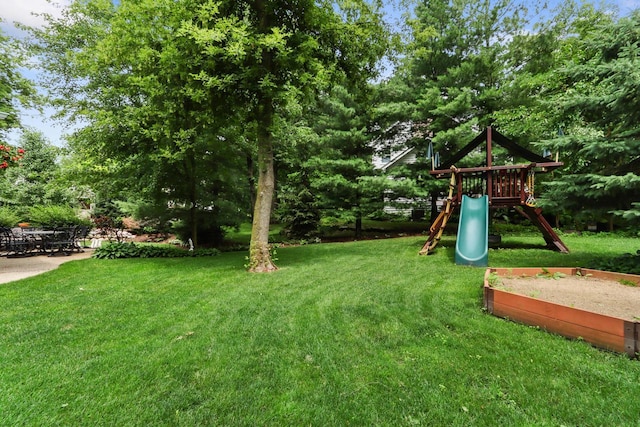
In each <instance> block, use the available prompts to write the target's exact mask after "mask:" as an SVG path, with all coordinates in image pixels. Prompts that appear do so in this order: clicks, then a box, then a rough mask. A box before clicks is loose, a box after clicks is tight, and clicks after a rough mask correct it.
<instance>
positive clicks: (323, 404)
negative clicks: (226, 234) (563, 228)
mask: <svg viewBox="0 0 640 427" xmlns="http://www.w3.org/2000/svg"><path fill="white" fill-rule="evenodd" d="M563 240H564V241H565V243H567V245H568V246H569V247H570V248H571V250H572V252H571V253H570V254H559V253H555V252H552V251H548V250H545V249H542V244H543V240H542V237H540V236H523V237H518V236H509V237H508V238H505V239H503V244H504V245H505V246H507V247H508V249H500V250H497V249H492V250H491V251H490V254H489V262H490V265H491V266H500V267H521V266H522V267H527V266H568V267H572V266H584V265H586V264H588V263H590V262H593V261H594V260H597V259H599V258H602V257H609V256H616V255H619V254H622V253H625V252H633V251H635V249H637V248H636V247H637V244H638V240H637V239H632V238H624V237H615V236H603V237H598V236H589V237H588V238H587V237H581V236H574V235H571V236H566V237H565V236H563ZM423 243H424V238H420V237H407V238H399V239H385V240H368V241H361V242H352V243H330V244H317V245H303V246H297V247H283V248H280V249H279V250H278V258H279V260H278V265H279V267H280V270H279V271H277V272H275V273H272V274H262V275H260V274H258V275H256V274H250V273H246V272H245V271H244V268H243V264H244V263H245V259H244V256H245V253H242V252H240V253H233V252H230V253H223V254H221V255H220V256H217V257H204V258H180V259H155V258H153V259H119V260H99V259H89V260H83V261H74V262H71V263H67V264H64V265H62V266H61V267H60V268H59V269H58V270H56V271H53V272H50V273H46V274H44V275H41V276H37V277H33V278H29V279H25V280H22V281H18V282H14V283H9V284H5V285H1V286H0V360H2V365H3V366H2V369H0V414H1V416H0V419H1V420H2V421H1V422H0V424H6V425H40V426H46V425H101V424H102V425H172V426H174V425H246V426H254V425H273V426H281V425H322V426H325V425H341V426H342V425H394V426H395V425H542V426H544V425H549V426H556V425H581V426H589V425H594V426H595V425H637V422H638V407H637V401H636V399H634V398H633V396H638V394H639V393H640V362H638V361H635V360H629V359H628V358H627V357H626V356H624V355H618V354H613V353H609V352H605V351H602V350H598V349H595V348H593V347H591V346H589V345H588V344H586V343H584V342H580V341H569V340H566V339H564V338H561V337H558V336H554V335H551V334H547V333H545V332H544V331H541V330H539V329H537V328H531V327H527V326H523V325H518V324H515V323H512V322H509V321H505V320H503V319H498V318H495V317H493V316H490V315H488V314H486V313H484V312H483V310H482V306H481V295H482V290H481V283H482V276H483V273H484V269H479V268H473V267H461V266H456V265H455V264H454V262H453V259H454V253H453V243H454V241H453V238H452V237H450V236H445V238H444V239H443V241H442V242H441V244H440V245H439V247H438V249H437V250H436V253H435V254H434V255H430V256H428V257H424V256H422V257H421V256H418V255H417V252H418V251H419V249H420V247H421V246H422V244H423Z"/></svg>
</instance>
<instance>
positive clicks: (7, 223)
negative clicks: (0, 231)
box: [0, 206, 22, 228]
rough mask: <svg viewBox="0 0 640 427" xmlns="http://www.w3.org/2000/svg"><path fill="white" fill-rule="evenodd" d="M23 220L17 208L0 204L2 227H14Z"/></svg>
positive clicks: (0, 224) (0, 222) (0, 225)
mask: <svg viewBox="0 0 640 427" xmlns="http://www.w3.org/2000/svg"><path fill="white" fill-rule="evenodd" d="M21 220H22V218H21V217H20V215H18V213H17V212H16V210H15V209H13V208H10V207H7V206H0V227H8V228H12V227H15V226H16V225H17V224H18V222H20V221H21Z"/></svg>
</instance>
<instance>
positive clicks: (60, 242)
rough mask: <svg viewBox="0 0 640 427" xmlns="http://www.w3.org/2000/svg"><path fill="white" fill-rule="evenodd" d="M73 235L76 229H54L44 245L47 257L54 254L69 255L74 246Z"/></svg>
mask: <svg viewBox="0 0 640 427" xmlns="http://www.w3.org/2000/svg"><path fill="white" fill-rule="evenodd" d="M75 233H76V227H59V228H56V229H55V230H54V233H53V235H52V236H50V237H49V238H48V239H47V242H46V244H45V247H46V250H47V252H49V256H53V255H56V254H63V255H71V253H72V252H73V251H74V249H75V245H76V240H75Z"/></svg>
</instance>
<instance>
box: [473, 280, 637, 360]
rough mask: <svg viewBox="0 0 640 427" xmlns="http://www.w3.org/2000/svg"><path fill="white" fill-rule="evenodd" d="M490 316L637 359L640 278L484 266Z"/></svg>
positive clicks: (485, 299) (486, 302) (486, 306)
mask: <svg viewBox="0 0 640 427" xmlns="http://www.w3.org/2000/svg"><path fill="white" fill-rule="evenodd" d="M484 307H485V308H486V309H487V311H489V313H491V314H493V315H495V316H499V317H504V318H508V319H509V320H513V321H516V322H520V323H524V324H527V325H531V326H539V327H540V328H543V329H545V330H547V331H549V332H553V333H557V334H559V335H563V336H565V337H568V338H573V339H575V338H580V339H583V340H584V341H586V342H589V343H591V344H593V345H594V346H596V347H599V348H604V349H607V350H612V351H617V352H621V353H626V354H628V355H629V356H630V357H638V353H640V276H637V275H632V274H622V273H612V272H606V271H600V270H591V269H585V268H545V269H541V268H488V269H487V270H486V272H485V276H484Z"/></svg>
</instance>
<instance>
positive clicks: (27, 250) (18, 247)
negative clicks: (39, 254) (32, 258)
mask: <svg viewBox="0 0 640 427" xmlns="http://www.w3.org/2000/svg"><path fill="white" fill-rule="evenodd" d="M0 233H1V234H2V248H3V251H5V252H6V255H7V257H8V258H13V257H20V256H29V255H33V250H34V249H35V248H36V245H35V242H34V240H33V239H30V238H29V237H27V236H24V235H23V234H22V230H20V229H16V230H12V229H10V228H5V227H3V228H2V229H0Z"/></svg>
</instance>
